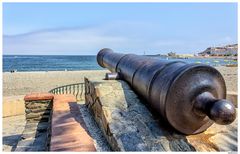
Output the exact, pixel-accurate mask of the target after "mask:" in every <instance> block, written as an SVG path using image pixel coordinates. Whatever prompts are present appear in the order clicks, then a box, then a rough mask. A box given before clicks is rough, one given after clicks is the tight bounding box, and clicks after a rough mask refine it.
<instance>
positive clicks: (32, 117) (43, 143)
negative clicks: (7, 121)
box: [15, 93, 54, 151]
mask: <svg viewBox="0 0 240 154" xmlns="http://www.w3.org/2000/svg"><path fill="white" fill-rule="evenodd" d="M53 98H54V96H53V95H52V94H49V93H39V94H30V95H26V96H25V97H24V100H25V116H26V126H25V129H24V131H23V134H22V136H21V140H20V141H19V142H18V144H17V147H16V149H15V151H48V149H49V143H50V130H51V129H50V127H51V109H52V101H53Z"/></svg>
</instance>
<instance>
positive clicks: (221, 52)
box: [198, 44, 238, 56]
mask: <svg viewBox="0 0 240 154" xmlns="http://www.w3.org/2000/svg"><path fill="white" fill-rule="evenodd" d="M198 55H199V56H237V55H238V44H232V45H226V46H223V47H209V48H207V49H206V50H204V51H203V52H200V53H198Z"/></svg>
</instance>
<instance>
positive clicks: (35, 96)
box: [24, 93, 54, 101]
mask: <svg viewBox="0 0 240 154" xmlns="http://www.w3.org/2000/svg"><path fill="white" fill-rule="evenodd" d="M53 98H54V95H53V94H51V93H32V94H27V95H26V96H25V97H24V100H25V101H38V100H53Z"/></svg>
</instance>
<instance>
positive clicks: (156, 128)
mask: <svg viewBox="0 0 240 154" xmlns="http://www.w3.org/2000/svg"><path fill="white" fill-rule="evenodd" d="M85 86H86V87H85V88H86V89H87V90H86V91H87V92H86V93H85V98H86V105H87V107H88V108H89V110H90V111H91V112H92V114H93V115H94V118H95V120H96V122H97V124H98V125H99V127H100V128H101V130H102V132H103V134H104V136H105V138H106V139H107V141H108V143H109V144H110V146H111V148H112V150H114V151H235V150H236V149H237V148H236V147H237V144H235V143H237V140H235V139H233V138H232V137H231V136H236V135H237V122H236V121H237V120H235V122H234V123H232V124H231V125H228V126H224V127H223V126H220V125H216V124H214V125H213V126H212V127H210V128H209V129H208V130H207V131H205V132H203V133H200V134H197V135H190V136H186V135H183V134H180V133H178V132H177V131H175V130H174V129H173V128H172V127H171V126H170V125H169V124H168V123H167V122H166V121H164V120H163V119H161V117H160V116H159V115H157V114H156V113H153V112H152V110H151V109H150V108H149V106H148V105H147V102H144V101H142V100H140V98H139V97H138V96H137V95H136V94H135V93H134V91H133V90H132V89H131V87H129V85H128V84H127V83H126V82H124V81H121V80H91V79H89V78H85ZM225 133H228V134H229V135H225ZM234 134H235V135H234ZM217 139H218V141H217ZM211 141H213V142H211ZM220 141H221V143H220ZM230 141H231V142H230ZM223 143H224V144H223ZM226 144H228V145H231V146H226ZM222 145H224V148H223V146H222Z"/></svg>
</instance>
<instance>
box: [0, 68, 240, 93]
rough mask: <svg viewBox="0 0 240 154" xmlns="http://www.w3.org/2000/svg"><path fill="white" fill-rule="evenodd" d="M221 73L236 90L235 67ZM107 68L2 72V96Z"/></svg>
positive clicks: (62, 82)
mask: <svg viewBox="0 0 240 154" xmlns="http://www.w3.org/2000/svg"><path fill="white" fill-rule="evenodd" d="M216 68H217V69H218V70H219V71H220V72H221V74H222V75H223V77H224V79H225V82H226V85H227V90H228V91H235V92H237V67H224V66H221V67H216ZM106 72H108V70H94V71H92V70H91V71H90V70H89V71H52V72H16V73H9V72H6V73H3V96H16V95H25V94H28V93H31V92H48V91H49V90H51V89H53V88H56V87H59V86H63V85H68V84H74V83H81V82H84V77H91V78H99V76H102V77H104V75H105V73H106Z"/></svg>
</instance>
